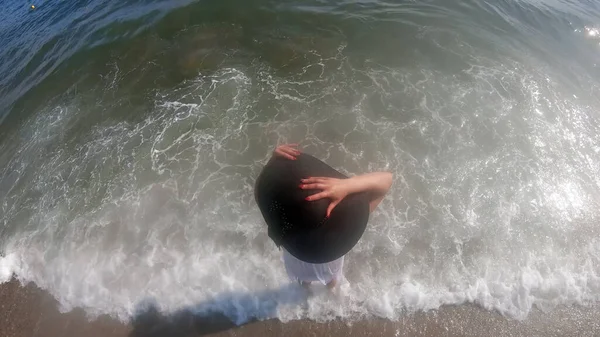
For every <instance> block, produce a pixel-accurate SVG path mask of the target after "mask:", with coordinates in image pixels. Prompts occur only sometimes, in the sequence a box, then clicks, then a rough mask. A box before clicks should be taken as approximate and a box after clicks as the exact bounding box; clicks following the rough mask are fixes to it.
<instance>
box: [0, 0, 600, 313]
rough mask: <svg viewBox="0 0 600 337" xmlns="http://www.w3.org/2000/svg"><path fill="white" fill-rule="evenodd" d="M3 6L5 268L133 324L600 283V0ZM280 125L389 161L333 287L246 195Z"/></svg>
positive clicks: (581, 289) (343, 159)
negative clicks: (295, 260) (290, 254)
mask: <svg viewBox="0 0 600 337" xmlns="http://www.w3.org/2000/svg"><path fill="white" fill-rule="evenodd" d="M6 7H7V10H6V12H5V14H0V15H3V16H4V18H3V19H2V20H0V22H2V23H1V24H0V41H2V43H3V45H4V48H3V49H2V50H1V51H0V59H1V60H2V62H0V75H1V76H0V78H1V80H0V84H1V86H0V94H1V96H0V114H1V116H2V118H3V122H2V124H1V125H0V163H1V165H0V167H1V169H0V200H1V210H0V212H1V214H2V217H1V218H2V225H0V251H1V252H3V255H4V257H2V258H0V280H7V279H8V278H9V277H10V275H11V273H13V272H14V273H16V275H17V277H18V278H19V279H21V280H22V281H34V282H35V283H36V284H38V285H39V286H40V287H42V288H45V289H47V290H48V291H50V292H51V293H52V294H53V295H54V296H55V297H56V298H57V299H58V300H59V302H60V304H61V309H62V310H69V309H71V308H73V307H75V306H80V307H83V308H84V309H85V310H86V311H87V312H88V313H89V314H90V315H92V316H93V315H97V314H101V313H109V314H111V315H114V316H118V317H120V318H121V319H123V320H126V319H128V318H129V317H130V316H131V315H132V314H134V313H135V312H136V310H137V309H138V308H139V307H140V306H143V305H145V303H148V302H149V301H150V302H152V303H156V305H158V306H159V307H160V308H161V309H163V310H165V311H173V310H177V309H180V308H184V307H188V306H193V307H194V308H195V310H198V311H199V312H209V311H214V310H217V311H222V312H224V313H225V314H227V315H229V316H230V317H232V318H233V319H234V320H235V321H237V322H243V321H246V320H248V319H250V318H252V317H257V318H261V319H262V318H268V317H279V318H280V319H282V320H284V321H286V320H290V319H297V318H311V319H316V320H323V319H330V318H333V317H341V318H343V319H347V320H353V319H357V318H360V317H364V316H365V315H376V316H381V317H386V318H390V319H393V320H395V319H398V318H399V317H401V316H402V315H403V314H404V313H405V312H406V311H414V310H429V309H434V308H438V307H440V306H441V305H445V304H460V303H465V302H470V303H475V304H477V305H479V306H482V307H484V308H486V309H489V310H496V311H499V312H501V313H503V314H505V315H507V316H509V317H513V318H518V319H525V318H526V317H527V315H528V313H529V312H530V310H531V309H532V308H533V307H538V308H541V309H543V310H551V309H553V308H555V307H556V306H564V305H570V304H581V305H591V304H594V303H596V302H598V301H599V300H600V260H599V259H600V242H599V240H598V234H599V232H600V229H599V228H598V226H597V223H598V220H599V218H600V213H599V212H598V204H599V201H598V200H600V199H599V197H600V189H599V184H600V180H599V179H598V176H599V173H600V160H598V152H599V151H600V142H599V139H598V137H599V136H598V134H600V132H599V131H600V130H599V129H600V120H599V119H600V116H599V115H598V108H599V107H600V99H599V98H598V97H600V96H599V95H598V93H599V88H600V82H599V80H598V79H599V78H600V70H599V68H598V63H600V35H599V33H598V28H600V27H599V26H598V25H600V7H598V5H597V4H595V3H594V2H581V3H571V2H566V1H555V2H544V3H541V2H536V1H500V2H498V1H494V2H483V3H482V2H473V1H467V2H460V3H449V2H448V1H426V2H418V3H416V2H409V1H407V2H383V1H371V2H358V3H357V2H343V1H314V2H294V1H285V2H281V1H279V2H272V1H259V2H254V3H253V4H249V3H247V2H243V1H224V2H218V3H217V2H213V1H200V2H184V1H180V2H172V1H126V2H123V1H118V2H117V1H108V2H99V1H79V2H68V3H66V2H59V1H55V2H53V1H48V2H44V3H40V4H39V5H38V6H37V9H36V10H33V11H32V10H29V9H28V7H27V6H23V4H21V3H19V2H15V1H11V2H9V3H8V4H7V5H6ZM282 142H300V144H301V146H302V148H303V149H304V150H305V151H306V152H309V153H311V154H313V155H316V156H318V157H319V158H321V159H323V160H325V161H326V162H328V163H329V164H330V165H332V166H334V167H336V168H338V169H340V170H341V171H343V172H345V173H348V174H359V173H363V172H367V171H372V170H391V171H393V172H394V173H395V182H394V186H393V188H392V190H391V191H390V194H389V195H388V197H387V198H386V199H385V200H384V201H383V203H382V204H381V206H380V208H379V210H378V211H377V212H376V213H374V214H373V216H372V217H371V220H370V224H369V227H368V229H367V232H366V233H365V235H364V237H363V239H362V240H361V241H360V243H359V244H358V245H357V246H356V247H355V249H354V250H353V251H352V252H351V253H349V255H348V257H347V259H346V261H347V263H346V266H345V274H346V278H347V282H346V283H345V284H344V285H343V286H342V288H341V294H340V296H339V297H337V298H330V297H328V296H325V295H319V296H315V297H312V298H309V299H305V298H302V295H301V294H299V293H298V292H297V289H295V288H294V287H291V288H290V286H288V283H289V281H288V280H287V277H286V275H285V271H284V269H283V265H282V262H281V254H280V252H278V251H277V249H276V247H275V246H274V244H273V243H272V242H270V240H269V239H268V237H267V235H266V228H265V226H264V224H263V221H262V219H261V217H260V213H259V212H258V209H257V207H256V205H255V203H254V200H253V194H252V189H253V184H254V179H255V177H256V176H257V175H258V173H259V172H260V169H261V167H262V164H264V163H265V161H266V160H267V158H268V156H269V155H270V151H271V150H272V148H273V147H274V146H275V145H276V144H278V143H282ZM298 296H300V297H298ZM299 302H300V303H299Z"/></svg>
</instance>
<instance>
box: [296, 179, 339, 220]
mask: <svg viewBox="0 0 600 337" xmlns="http://www.w3.org/2000/svg"><path fill="white" fill-rule="evenodd" d="M348 182H349V180H348V179H336V178H327V177H311V178H306V179H302V184H300V188H301V189H303V190H321V192H319V193H317V194H313V195H311V196H309V197H307V198H306V200H307V201H315V200H320V199H323V198H327V199H329V200H330V201H331V202H330V203H329V206H328V207H327V217H329V215H331V211H333V209H334V208H335V206H337V205H338V204H339V203H340V202H341V201H342V200H343V199H344V198H345V197H346V196H347V195H348V194H350V193H351V191H350V188H349V185H348Z"/></svg>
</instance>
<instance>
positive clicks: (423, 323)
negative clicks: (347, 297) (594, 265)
mask: <svg viewBox="0 0 600 337" xmlns="http://www.w3.org/2000/svg"><path fill="white" fill-rule="evenodd" d="M599 314H600V308H598V307H590V308H586V307H580V306H571V307H560V308H557V309H555V310H553V311H551V312H549V313H543V312H541V311H539V310H534V311H533V312H532V313H531V314H530V315H529V317H528V318H527V319H526V320H524V321H516V320H513V319H510V318H505V317H503V316H501V315H500V314H498V313H496V312H491V311H487V310H484V309H481V308H479V307H477V306H474V305H469V304H465V305H459V306H446V307H442V308H440V309H438V310H431V311H428V312H417V313H412V314H407V315H406V316H403V317H402V318H401V319H400V320H398V321H393V322H392V321H389V320H386V319H381V318H375V317H373V318H370V319H362V320H359V321H355V322H343V321H331V322H325V323H319V322H315V321H310V320H306V319H305V320H298V321H291V322H287V323H282V322H280V321H279V320H277V319H270V320H266V321H254V322H249V323H247V324H244V325H241V326H236V325H235V324H233V323H231V322H230V321H229V320H228V319H226V318H225V317H223V316H220V315H212V316H211V317H198V316H193V315H192V314H189V313H185V312H184V313H180V314H176V315H171V316H165V315H163V314H161V313H159V312H156V311H154V312H152V311H148V312H146V313H144V314H143V315H141V316H140V317H137V318H135V319H134V320H132V321H131V322H129V323H127V324H125V323H122V322H120V321H118V320H116V319H114V318H111V317H109V316H106V315H105V316H100V317H98V318H97V319H95V320H92V321H89V320H88V318H87V317H86V314H85V312H84V311H83V310H82V309H75V310H72V311H70V312H68V313H60V312H59V310H58V306H57V301H56V299H54V298H53V297H52V296H51V295H50V294H49V293H48V292H47V291H45V290H42V289H40V288H38V287H37V286H36V285H35V284H34V283H29V284H27V285H24V286H23V285H21V283H20V282H19V281H18V280H16V279H15V278H13V279H12V280H11V281H9V282H6V283H3V284H0V322H1V323H0V336H3V337H46V336H47V337H55V336H56V337H58V336H61V337H62V336H65V337H68V336H73V337H75V336H86V337H88V336H89V337H96V336H98V337H100V336H103V337H158V336H172V337H184V336H218V337H221V336H223V337H224V336H239V337H246V336H262V337H275V336H290V337H295V336H297V337H304V336H339V337H345V336H394V337H399V336H528V337H530V336H598V335H600V322H599V320H598V319H597V318H598V317H600V316H599Z"/></svg>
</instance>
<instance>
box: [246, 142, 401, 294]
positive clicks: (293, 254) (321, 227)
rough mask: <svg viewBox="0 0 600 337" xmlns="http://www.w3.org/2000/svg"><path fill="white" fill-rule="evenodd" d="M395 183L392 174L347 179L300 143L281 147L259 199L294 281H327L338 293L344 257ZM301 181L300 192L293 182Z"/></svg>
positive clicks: (268, 168)
mask: <svg viewBox="0 0 600 337" xmlns="http://www.w3.org/2000/svg"><path fill="white" fill-rule="evenodd" d="M298 159H301V160H298ZM297 160H298V163H297V164H296V163H295V161H297ZM286 161H288V163H285V162H286ZM307 172H309V173H310V172H313V173H314V172H318V173H323V174H325V175H323V176H305V174H306V173H307ZM265 175H266V176H268V177H266V178H265V177H264V176H265ZM301 176H303V177H302V178H300V177H301ZM392 178H393V177H392V174H391V173H389V172H373V173H367V174H363V175H359V176H355V177H350V178H347V177H345V176H344V175H342V174H341V173H339V172H337V171H335V170H334V169H332V168H330V167H329V166H327V165H326V164H325V163H323V162H321V161H319V160H318V159H316V158H314V157H312V156H309V155H306V154H302V153H301V152H300V151H299V150H298V145H297V144H286V145H280V146H278V147H277V148H276V149H275V150H274V151H273V158H271V160H270V161H269V164H267V166H266V167H265V169H264V170H263V172H262V173H261V175H260V176H259V178H258V179H257V187H256V198H257V202H258V204H259V207H260V208H261V212H262V213H263V216H264V217H265V220H266V221H267V224H268V225H269V236H270V237H271V238H272V239H273V240H274V241H275V243H276V244H277V245H278V246H280V247H281V248H282V250H283V261H284V264H285V269H286V271H287V273H288V275H289V277H290V278H291V279H293V280H295V281H298V282H299V283H300V284H302V285H303V286H305V287H308V286H309V285H310V284H311V283H312V282H321V283H323V284H325V285H326V286H327V287H328V288H329V289H333V288H334V287H335V286H336V285H337V284H338V283H339V281H340V280H341V278H342V267H343V264H344V255H345V254H346V253H347V251H349V250H350V249H351V248H352V246H354V245H355V244H356V242H358V239H360V236H361V235H362V233H363V231H364V228H365V227H366V222H367V220H368V213H370V212H372V211H373V210H374V209H375V208H376V207H377V205H379V203H380V202H381V200H382V199H383V198H384V196H385V195H386V193H387V192H388V190H389V189H390V186H391V185H392ZM296 182H297V183H298V184H297V185H295V189H297V190H296V191H294V188H293V187H292V188H290V186H292V185H290V183H291V184H295V183H296ZM299 191H300V192H299ZM300 195H301V196H302V197H303V198H304V199H299V198H298V196H300ZM305 195H306V197H304V196H305ZM319 205H320V206H319ZM336 207H337V208H336ZM321 212H324V213H325V214H324V217H323V214H321ZM322 261H325V262H323V263H320V262H322Z"/></svg>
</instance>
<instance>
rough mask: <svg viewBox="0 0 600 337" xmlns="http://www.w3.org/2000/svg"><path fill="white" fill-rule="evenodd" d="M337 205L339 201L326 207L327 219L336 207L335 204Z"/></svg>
mask: <svg viewBox="0 0 600 337" xmlns="http://www.w3.org/2000/svg"><path fill="white" fill-rule="evenodd" d="M339 203H340V201H339V200H336V201H332V202H331V203H329V206H327V217H328V218H329V216H330V215H331V212H332V211H333V209H334V208H335V206H337V204H339Z"/></svg>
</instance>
